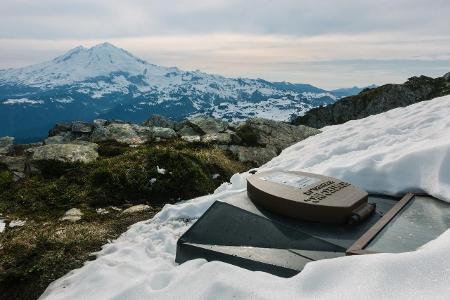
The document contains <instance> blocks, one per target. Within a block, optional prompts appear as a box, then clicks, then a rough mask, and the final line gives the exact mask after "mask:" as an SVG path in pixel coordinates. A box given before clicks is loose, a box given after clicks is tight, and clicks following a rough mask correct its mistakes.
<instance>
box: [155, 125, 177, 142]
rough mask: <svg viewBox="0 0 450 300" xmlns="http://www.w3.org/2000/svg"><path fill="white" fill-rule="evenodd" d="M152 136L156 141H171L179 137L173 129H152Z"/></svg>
mask: <svg viewBox="0 0 450 300" xmlns="http://www.w3.org/2000/svg"><path fill="white" fill-rule="evenodd" d="M152 135H153V137H154V138H156V139H164V140H169V139H173V138H176V137H177V133H176V132H175V130H173V129H172V128H166V127H152Z"/></svg>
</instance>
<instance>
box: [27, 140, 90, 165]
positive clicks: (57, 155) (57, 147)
mask: <svg viewBox="0 0 450 300" xmlns="http://www.w3.org/2000/svg"><path fill="white" fill-rule="evenodd" d="M27 152H28V154H29V156H30V158H31V161H39V160H56V161H61V162H70V163H74V162H82V163H90V162H92V161H95V160H96V159H97V157H98V153H97V150H96V149H95V148H94V147H93V146H91V145H77V144H53V145H45V146H41V147H37V148H32V149H29V150H27Z"/></svg>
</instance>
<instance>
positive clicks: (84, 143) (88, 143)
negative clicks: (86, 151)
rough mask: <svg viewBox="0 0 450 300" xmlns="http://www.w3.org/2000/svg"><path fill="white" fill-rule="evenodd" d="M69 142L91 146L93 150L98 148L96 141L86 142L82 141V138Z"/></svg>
mask: <svg viewBox="0 0 450 300" xmlns="http://www.w3.org/2000/svg"><path fill="white" fill-rule="evenodd" d="M70 143H71V144H75V145H83V146H87V147H89V148H92V149H94V150H96V151H97V150H98V144H96V143H92V142H87V141H83V140H74V141H72V142H70Z"/></svg>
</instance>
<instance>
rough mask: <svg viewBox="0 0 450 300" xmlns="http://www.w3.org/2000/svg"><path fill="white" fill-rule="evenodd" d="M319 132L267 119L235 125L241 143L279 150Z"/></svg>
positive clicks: (250, 120)
mask: <svg viewBox="0 0 450 300" xmlns="http://www.w3.org/2000/svg"><path fill="white" fill-rule="evenodd" d="M318 133H320V131H319V130H317V129H315V128H311V127H306V126H294V125H290V124H287V123H283V122H277V121H273V120H267V119H260V118H255V119H249V120H247V121H246V122H245V123H244V124H242V125H240V126H239V127H237V130H236V134H237V135H238V136H239V137H240V138H241V140H242V144H244V145H248V146H262V147H272V148H275V149H276V151H277V152H281V150H283V149H284V148H286V147H288V146H290V145H292V144H294V143H296V142H298V141H301V140H304V139H306V138H307V137H309V136H312V135H316V134H318Z"/></svg>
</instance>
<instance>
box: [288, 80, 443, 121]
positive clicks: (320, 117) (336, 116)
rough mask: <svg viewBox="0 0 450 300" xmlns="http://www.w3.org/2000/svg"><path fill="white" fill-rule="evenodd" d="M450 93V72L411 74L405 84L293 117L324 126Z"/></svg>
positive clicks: (348, 98)
mask: <svg viewBox="0 0 450 300" xmlns="http://www.w3.org/2000/svg"><path fill="white" fill-rule="evenodd" d="M449 94H450V73H447V74H445V75H444V76H442V77H437V78H431V77H427V76H419V77H411V78H409V79H408V81H406V82H405V83H403V84H386V85H383V86H380V87H375V88H367V89H364V90H363V91H361V92H360V93H359V94H357V95H354V96H349V97H345V98H342V99H340V100H339V101H336V102H335V103H334V104H332V105H328V106H325V107H317V108H313V109H311V110H310V111H308V112H306V113H305V114H304V115H303V116H299V117H297V118H296V119H294V120H293V122H292V123H293V124H295V125H306V126H310V127H314V128H322V127H324V126H328V125H336V124H342V123H345V122H347V121H350V120H357V119H362V118H365V117H367V116H370V115H374V114H379V113H382V112H385V111H388V110H391V109H394V108H397V107H404V106H408V105H410V104H413V103H416V102H421V101H426V100H431V99H433V98H436V97H441V96H445V95H449Z"/></svg>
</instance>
